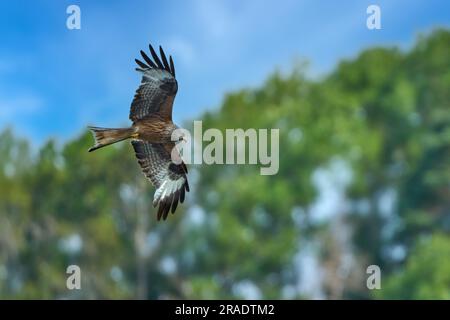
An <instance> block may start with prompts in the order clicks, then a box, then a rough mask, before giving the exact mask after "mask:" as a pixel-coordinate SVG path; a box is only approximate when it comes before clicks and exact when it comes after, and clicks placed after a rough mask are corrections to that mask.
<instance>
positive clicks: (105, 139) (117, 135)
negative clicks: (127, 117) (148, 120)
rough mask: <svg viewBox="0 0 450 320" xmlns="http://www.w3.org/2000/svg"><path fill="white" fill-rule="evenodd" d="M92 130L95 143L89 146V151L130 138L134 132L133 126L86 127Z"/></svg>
mask: <svg viewBox="0 0 450 320" xmlns="http://www.w3.org/2000/svg"><path fill="white" fill-rule="evenodd" d="M88 128H89V130H91V131H92V134H93V136H94V139H95V145H94V146H93V147H92V148H89V152H91V151H94V150H97V149H99V148H102V147H104V146H108V145H110V144H113V143H116V142H119V141H122V140H125V139H128V138H131V136H132V135H133V133H134V129H133V128H121V129H109V128H99V127H88Z"/></svg>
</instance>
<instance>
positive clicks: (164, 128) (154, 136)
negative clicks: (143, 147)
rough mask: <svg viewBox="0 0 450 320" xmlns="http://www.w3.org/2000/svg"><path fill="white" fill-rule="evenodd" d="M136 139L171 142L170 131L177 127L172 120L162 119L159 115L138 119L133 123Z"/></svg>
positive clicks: (151, 141)
mask: <svg viewBox="0 0 450 320" xmlns="http://www.w3.org/2000/svg"><path fill="white" fill-rule="evenodd" d="M132 127H133V129H134V134H135V136H134V137H135V138H136V139H140V140H145V141H148V142H150V143H169V142H172V133H173V131H174V130H176V129H178V126H176V125H175V124H174V123H173V122H172V121H170V122H168V121H164V119H162V118H161V117H160V116H158V115H153V116H151V117H149V118H148V119H142V120H138V121H136V122H135V123H133V126H132Z"/></svg>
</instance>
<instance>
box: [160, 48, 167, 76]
mask: <svg viewBox="0 0 450 320" xmlns="http://www.w3.org/2000/svg"><path fill="white" fill-rule="evenodd" d="M159 53H160V54H161V58H162V62H163V64H164V69H165V70H166V71H167V72H169V73H170V67H169V63H168V62H167V58H166V55H165V54H164V50H163V48H162V47H161V46H159Z"/></svg>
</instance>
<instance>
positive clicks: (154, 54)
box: [148, 44, 164, 69]
mask: <svg viewBox="0 0 450 320" xmlns="http://www.w3.org/2000/svg"><path fill="white" fill-rule="evenodd" d="M148 46H149V48H150V53H151V54H152V57H153V60H155V62H156V64H157V65H158V67H159V68H160V69H164V66H163V64H162V63H161V60H159V57H158V55H157V54H156V52H155V50H154V49H153V47H152V45H151V44H149V45H148Z"/></svg>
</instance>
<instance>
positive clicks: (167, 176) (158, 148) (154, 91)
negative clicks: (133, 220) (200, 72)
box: [89, 46, 189, 220]
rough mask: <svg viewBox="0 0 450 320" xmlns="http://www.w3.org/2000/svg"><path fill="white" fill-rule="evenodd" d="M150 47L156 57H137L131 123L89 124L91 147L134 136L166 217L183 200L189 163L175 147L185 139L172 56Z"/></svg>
mask: <svg viewBox="0 0 450 320" xmlns="http://www.w3.org/2000/svg"><path fill="white" fill-rule="evenodd" d="M149 49H150V52H151V54H152V57H153V61H152V60H151V59H150V58H149V57H148V56H147V55H146V54H145V53H144V52H143V51H141V55H142V57H143V58H144V60H145V62H146V64H145V63H143V62H142V61H140V60H137V59H136V63H137V64H138V65H139V68H136V70H137V71H139V72H140V73H142V81H141V85H140V86H139V88H138V89H137V90H136V94H135V96H134V99H133V102H132V103H131V109H130V120H131V121H132V122H133V124H132V126H131V127H129V128H119V129H108V128H99V127H90V129H91V131H92V132H93V134H94V138H95V145H94V146H93V147H92V148H90V149H89V151H94V150H97V149H99V148H102V147H104V146H107V145H110V144H113V143H116V142H118V141H122V140H126V139H132V141H131V144H132V145H133V148H134V151H135V154H136V158H137V159H138V163H139V164H140V166H141V168H142V171H143V173H144V174H145V176H146V177H147V178H148V179H149V180H150V181H151V182H152V184H153V185H154V186H155V187H156V191H155V195H154V198H153V205H154V206H157V205H159V209H158V214H157V218H158V220H159V219H160V218H161V217H162V218H163V219H164V220H165V219H166V218H167V215H168V213H169V211H170V210H171V211H172V213H174V212H175V209H176V208H177V205H178V202H179V201H180V202H183V201H184V197H185V192H186V191H189V184H188V181H187V168H186V165H185V164H184V163H183V162H182V161H181V158H180V156H179V154H178V152H177V151H176V149H174V148H175V142H177V141H180V140H182V136H177V135H176V133H177V131H176V130H177V129H179V128H178V126H176V125H175V124H174V123H173V122H172V107H173V103H174V100H175V95H176V93H177V91H178V83H177V81H176V79H175V67H174V64H173V60H172V57H170V65H169V62H168V61H167V58H166V56H165V54H164V51H163V50H162V48H161V47H159V49H160V55H161V59H162V61H161V60H160V59H159V57H158V55H157V54H156V52H155V50H154V49H153V47H152V46H149ZM174 150H175V152H173V151H174ZM174 157H175V159H174ZM174 160H175V161H174Z"/></svg>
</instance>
